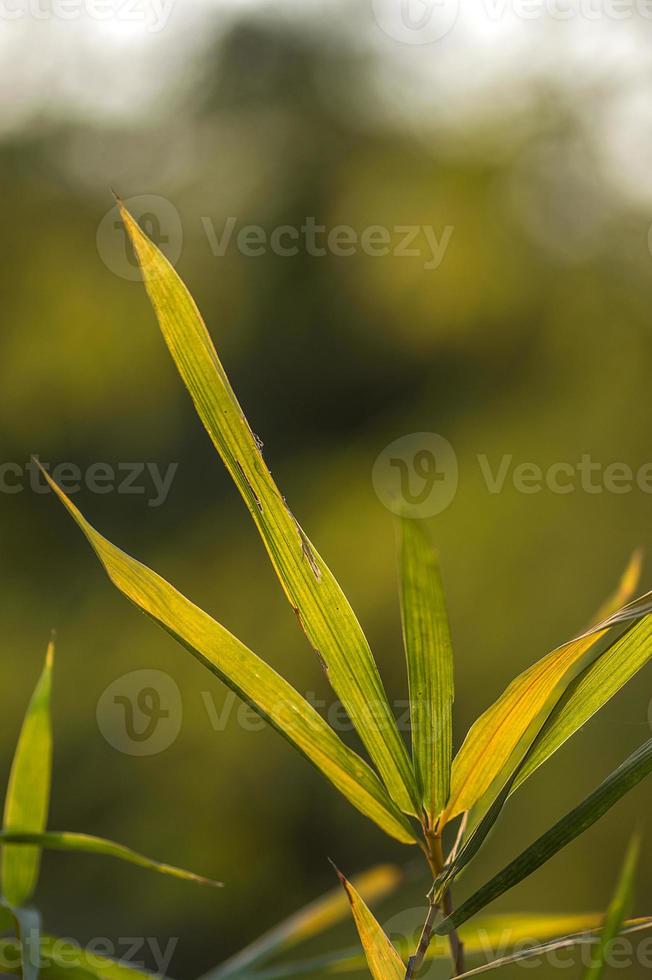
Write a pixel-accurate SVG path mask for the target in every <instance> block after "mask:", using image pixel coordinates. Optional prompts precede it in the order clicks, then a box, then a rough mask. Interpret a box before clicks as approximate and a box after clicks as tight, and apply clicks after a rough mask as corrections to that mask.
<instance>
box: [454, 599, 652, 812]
mask: <svg viewBox="0 0 652 980" xmlns="http://www.w3.org/2000/svg"><path fill="white" fill-rule="evenodd" d="M651 610H652V593H647V594H646V595H645V596H642V597H641V598H640V599H638V600H636V601H635V602H633V603H630V604H629V605H627V606H624V607H623V608H622V609H619V610H617V612H615V613H613V614H612V615H611V616H610V617H609V618H608V619H606V620H603V621H602V622H601V623H600V624H598V625H597V626H593V627H591V628H590V629H589V630H587V631H586V632H585V633H582V634H581V635H580V636H578V637H576V638H575V639H573V640H570V641H569V642H567V643H564V644H563V645H562V646H560V647H557V649H555V650H553V651H552V653H549V654H548V655H547V656H546V657H544V658H543V659H542V660H539V661H538V662H537V663H536V664H534V665H533V666H532V667H530V668H529V669H528V670H526V671H525V672H524V673H522V674H521V675H520V676H519V677H517V678H516V680H514V681H512V683H511V684H510V685H509V687H508V688H507V690H506V691H505V692H504V694H503V695H502V696H501V697H500V698H499V699H498V701H496V702H495V704H493V705H492V706H491V707H490V708H489V709H488V710H487V711H485V713H484V714H483V715H481V716H480V718H479V719H478V720H477V721H476V722H475V724H474V725H472V727H471V729H470V731H469V733H468V735H467V736H466V739H465V740H464V743H463V745H462V748H461V749H460V751H459V753H458V754H457V756H456V758H455V761H454V762H453V771H452V778H451V794H450V799H449V801H448V803H447V805H446V810H445V812H444V814H443V816H442V821H443V822H444V823H446V822H448V821H450V820H452V819H453V818H454V817H455V816H457V815H458V814H460V813H463V812H464V811H465V810H470V809H471V807H473V806H474V805H475V804H476V803H477V802H478V801H479V800H480V799H481V798H482V797H484V796H485V794H486V793H487V791H488V790H489V789H490V788H491V789H492V792H493V795H497V794H498V792H499V790H500V789H501V788H502V786H503V785H504V783H505V782H506V781H507V777H508V775H509V774H510V772H513V771H514V770H515V769H516V768H517V767H518V765H519V763H520V762H521V761H522V760H523V759H524V757H525V755H526V754H527V752H528V750H529V748H530V747H531V745H532V743H533V742H534V740H535V738H536V737H537V735H538V733H539V732H540V730H541V728H542V727H543V724H544V722H545V721H546V719H547V717H548V715H549V714H550V713H551V711H552V709H553V708H554V706H555V705H556V703H557V702H558V701H559V699H560V698H561V696H562V695H563V693H564V691H565V690H566V688H567V687H568V685H569V684H570V683H571V681H572V680H573V679H574V678H575V677H577V676H578V674H579V673H580V672H581V671H582V670H583V669H584V668H585V667H586V666H588V664H590V663H592V662H593V661H594V660H596V659H597V657H598V656H599V655H600V653H601V652H602V649H603V648H602V645H598V641H599V640H602V638H603V637H606V640H605V646H606V647H607V648H610V647H611V646H612V645H613V644H614V643H615V642H616V641H617V640H618V639H619V637H621V636H622V635H623V633H624V632H626V631H627V630H629V629H630V628H631V625H632V623H634V622H636V621H637V620H639V619H642V618H643V617H644V616H645V615H647V614H648V613H650V611H651ZM607 634H608V635H607ZM490 804H491V794H490V795H489V799H488V800H487V799H485V806H488V805H490Z"/></svg>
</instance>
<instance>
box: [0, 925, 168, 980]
mask: <svg viewBox="0 0 652 980" xmlns="http://www.w3.org/2000/svg"><path fill="white" fill-rule="evenodd" d="M40 951H41V969H40V974H39V976H40V980H142V977H150V978H151V977H152V974H151V973H146V972H145V971H142V970H137V969H136V968H135V967H133V966H128V965H127V964H125V963H119V962H117V961H116V960H111V959H108V958H107V957H106V956H100V954H99V953H96V952H94V951H91V950H87V949H84V948H83V947H82V946H79V944H78V943H76V942H74V940H72V939H60V938H56V937H54V936H48V935H43V936H41V943H40ZM0 973H7V974H9V975H18V976H20V975H21V973H22V968H21V963H20V946H19V944H18V943H17V942H16V941H15V940H11V939H6V940H0Z"/></svg>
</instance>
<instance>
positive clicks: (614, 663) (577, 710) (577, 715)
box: [512, 616, 652, 792]
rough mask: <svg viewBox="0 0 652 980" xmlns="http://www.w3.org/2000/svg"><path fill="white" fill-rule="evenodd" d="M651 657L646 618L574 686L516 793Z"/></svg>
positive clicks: (650, 625)
mask: <svg viewBox="0 0 652 980" xmlns="http://www.w3.org/2000/svg"><path fill="white" fill-rule="evenodd" d="M651 656H652V616H646V617H645V619H643V620H642V621H641V622H640V623H637V624H636V625H635V626H634V627H633V628H632V629H631V630H629V631H628V632H627V633H625V635H624V636H623V637H621V638H620V639H619V640H617V641H616V642H615V643H614V644H613V646H611V647H609V648H608V649H606V650H605V651H604V653H602V654H601V655H600V656H599V657H598V658H597V659H596V660H595V661H594V662H593V663H592V664H589V666H588V667H586V668H585V669H584V670H583V671H582V673H581V674H580V675H579V677H576V678H575V680H573V681H572V682H571V684H570V685H569V687H568V689H567V690H566V691H565V692H564V694H563V695H562V697H561V698H560V700H559V701H558V703H557V704H556V705H555V707H554V708H553V710H552V712H551V714H550V716H549V717H548V719H547V720H546V723H545V725H544V726H543V728H542V730H541V734H540V737H539V738H538V739H537V742H536V744H535V745H534V746H533V750H532V752H531V753H530V755H529V756H528V758H527V759H526V761H525V763H524V765H523V767H522V768H521V769H520V771H519V773H518V775H517V777H516V780H515V782H514V786H513V790H512V792H513V791H515V790H516V789H518V787H519V786H521V785H522V784H523V783H524V782H525V780H526V779H527V778H528V777H529V776H531V775H532V773H533V772H535V770H536V769H538V768H539V766H540V765H542V764H543V763H544V762H545V761H546V760H547V759H549V758H550V756H551V755H553V753H554V752H556V751H557V749H558V748H559V747H560V746H561V745H563V744H564V742H566V741H567V740H568V739H569V738H571V736H572V735H574V734H575V732H577V731H579V730H580V728H582V726H583V725H585V724H586V722H587V721H588V720H589V719H590V718H592V717H593V715H594V714H596V712H598V711H599V710H600V708H602V707H603V706H604V705H605V704H606V703H607V702H608V701H609V700H610V699H611V698H612V697H614V695H615V694H617V693H618V691H619V690H620V689H621V688H622V687H624V685H625V684H626V683H627V682H628V681H629V680H631V678H632V677H633V676H634V675H635V674H636V673H637V672H638V671H639V670H640V669H641V668H642V667H644V666H645V664H646V663H647V662H648V660H649V659H650V657H651Z"/></svg>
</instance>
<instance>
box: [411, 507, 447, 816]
mask: <svg viewBox="0 0 652 980" xmlns="http://www.w3.org/2000/svg"><path fill="white" fill-rule="evenodd" d="M399 567H400V580H401V589H400V592H401V618H402V622H403V640H404V645H405V655H406V659H407V667H408V681H409V689H410V717H411V722H412V755H413V759H414V765H415V769H416V776H417V785H418V787H419V792H420V794H421V799H422V801H423V806H424V808H425V812H426V814H427V816H428V818H429V822H430V825H431V826H432V825H434V823H435V821H436V818H437V816H438V815H439V814H440V813H441V811H442V809H443V808H444V806H445V804H446V801H447V799H448V794H449V790H450V769H451V757H452V745H453V734H452V726H453V698H454V680H453V650H452V646H451V637H450V629H449V625H448V616H447V613H446V602H445V598H444V589H443V585H442V581H441V574H440V570H439V563H438V561H437V557H436V555H435V552H434V551H433V549H432V547H431V546H430V543H429V541H428V539H427V537H426V535H425V533H424V532H423V530H422V529H421V527H419V526H418V525H417V522H416V521H414V520H409V519H408V518H404V519H402V520H401V523H400V546H399Z"/></svg>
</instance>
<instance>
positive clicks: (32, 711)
mask: <svg viewBox="0 0 652 980" xmlns="http://www.w3.org/2000/svg"><path fill="white" fill-rule="evenodd" d="M53 661H54V643H53V642H52V641H51V642H50V644H49V645H48V649H47V653H46V655H45V666H44V668H43V672H42V674H41V676H40V679H39V681H38V683H37V685H36V688H35V689H34V693H33V694H32V697H31V700H30V702H29V706H28V708H27V712H26V714H25V719H24V721H23V725H22V728H21V731H20V735H19V737H18V744H17V746H16V752H15V755H14V759H13V763H12V767H11V773H10V776H9V785H8V787H7V796H6V799H5V809H4V826H5V828H6V829H11V828H12V827H20V828H21V829H22V830H34V831H40V830H43V829H44V828H45V825H46V823H47V818H48V808H49V804H50V783H51V779H52V723H51V719H50V693H51V690H52V664H53ZM40 860H41V854H40V851H39V849H38V847H29V848H27V847H23V848H15V847H4V848H3V849H2V894H3V895H4V897H5V898H6V900H7V902H9V904H10V905H12V906H14V907H15V908H20V907H22V906H23V905H25V904H26V903H27V902H29V900H30V898H31V897H32V894H33V892H34V889H35V888H36V883H37V881H38V873H39V866H40Z"/></svg>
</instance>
